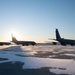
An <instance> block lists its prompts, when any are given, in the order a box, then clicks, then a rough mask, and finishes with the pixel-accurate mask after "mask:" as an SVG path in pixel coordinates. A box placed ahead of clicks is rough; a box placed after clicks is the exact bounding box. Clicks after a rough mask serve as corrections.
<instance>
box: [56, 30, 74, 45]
mask: <svg viewBox="0 0 75 75" xmlns="http://www.w3.org/2000/svg"><path fill="white" fill-rule="evenodd" d="M55 33H56V40H57V41H59V42H60V44H61V45H64V46H66V45H67V44H69V45H71V46H73V45H75V40H71V39H64V38H61V36H60V34H59V31H58V29H56V31H55Z"/></svg>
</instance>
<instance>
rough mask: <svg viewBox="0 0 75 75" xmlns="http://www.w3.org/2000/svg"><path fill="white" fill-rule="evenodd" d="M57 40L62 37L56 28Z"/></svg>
mask: <svg viewBox="0 0 75 75" xmlns="http://www.w3.org/2000/svg"><path fill="white" fill-rule="evenodd" d="M55 32H56V40H57V41H59V40H60V39H61V37H60V34H59V31H58V29H56V31H55Z"/></svg>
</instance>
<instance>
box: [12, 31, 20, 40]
mask: <svg viewBox="0 0 75 75" xmlns="http://www.w3.org/2000/svg"><path fill="white" fill-rule="evenodd" d="M12 35H13V36H14V37H16V38H17V39H18V38H20V36H19V34H18V33H17V32H15V31H12V32H11V36H12Z"/></svg>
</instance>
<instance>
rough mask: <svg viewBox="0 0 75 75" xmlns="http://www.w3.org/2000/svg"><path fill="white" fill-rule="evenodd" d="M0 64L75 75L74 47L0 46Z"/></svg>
mask: <svg viewBox="0 0 75 75" xmlns="http://www.w3.org/2000/svg"><path fill="white" fill-rule="evenodd" d="M0 58H1V59H2V58H6V59H8V60H0V63H5V62H12V63H15V62H17V61H19V62H23V63H24V65H23V66H22V68H23V69H38V68H43V67H48V68H49V70H50V72H53V73H55V74H70V75H75V46H61V45H37V46H1V47H0Z"/></svg>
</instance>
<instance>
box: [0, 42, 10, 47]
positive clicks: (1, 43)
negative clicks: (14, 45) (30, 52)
mask: <svg viewBox="0 0 75 75" xmlns="http://www.w3.org/2000/svg"><path fill="white" fill-rule="evenodd" d="M1 45H11V43H10V42H0V46H1Z"/></svg>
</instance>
